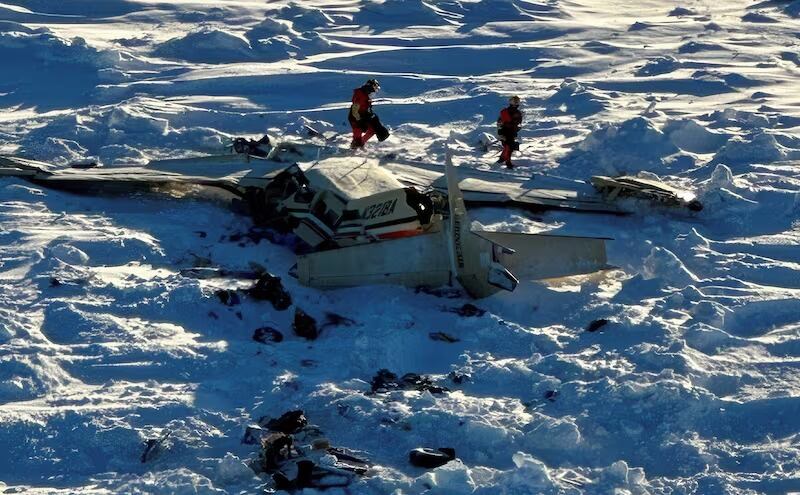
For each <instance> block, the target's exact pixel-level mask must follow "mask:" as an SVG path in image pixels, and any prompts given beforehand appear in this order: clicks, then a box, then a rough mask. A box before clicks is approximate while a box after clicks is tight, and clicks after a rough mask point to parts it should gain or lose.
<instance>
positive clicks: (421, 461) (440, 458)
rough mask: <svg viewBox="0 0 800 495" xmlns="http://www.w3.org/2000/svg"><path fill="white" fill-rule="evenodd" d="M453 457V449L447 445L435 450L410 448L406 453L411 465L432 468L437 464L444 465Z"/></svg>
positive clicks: (454, 455) (437, 465)
mask: <svg viewBox="0 0 800 495" xmlns="http://www.w3.org/2000/svg"><path fill="white" fill-rule="evenodd" d="M455 458H456V451H455V449H451V448H447V447H444V448H440V449H436V450H434V449H428V448H424V447H420V448H417V449H414V450H412V451H411V452H409V454H408V460H409V462H411V464H412V465H414V466H417V467H421V468H425V469H433V468H437V467H439V466H444V465H445V464H447V463H448V462H450V461H452V460H453V459H455Z"/></svg>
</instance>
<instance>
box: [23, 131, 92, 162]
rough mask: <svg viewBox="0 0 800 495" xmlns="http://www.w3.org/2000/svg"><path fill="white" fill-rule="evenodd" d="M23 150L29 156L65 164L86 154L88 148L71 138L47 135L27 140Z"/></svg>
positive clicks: (82, 157) (84, 156)
mask: <svg viewBox="0 0 800 495" xmlns="http://www.w3.org/2000/svg"><path fill="white" fill-rule="evenodd" d="M25 150H26V152H27V153H29V154H30V155H31V156H34V157H36V158H37V159H39V160H44V161H47V162H50V163H53V164H55V165H67V164H69V163H73V162H76V161H79V160H82V159H84V158H86V157H87V156H88V150H87V149H86V148H84V147H83V146H81V145H80V144H78V143H77V142H76V141H73V140H71V139H63V138H57V137H47V138H44V141H38V142H33V141H29V142H28V144H27V145H26V146H25Z"/></svg>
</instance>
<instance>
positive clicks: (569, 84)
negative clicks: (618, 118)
mask: <svg viewBox="0 0 800 495" xmlns="http://www.w3.org/2000/svg"><path fill="white" fill-rule="evenodd" d="M604 109H605V102H604V101H603V100H602V99H600V97H599V96H597V95H595V94H593V93H592V92H591V91H589V90H588V89H586V87H584V86H583V85H582V84H580V83H579V82H577V81H564V82H562V83H561V86H559V88H558V90H556V92H555V93H554V94H553V95H551V96H550V97H549V98H547V100H545V112H544V113H545V115H563V114H572V115H575V117H577V118H579V119H580V118H583V117H588V116H590V115H594V114H596V113H598V112H602V111H603V110H604Z"/></svg>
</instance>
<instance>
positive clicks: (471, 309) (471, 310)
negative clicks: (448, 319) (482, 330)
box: [450, 303, 486, 318]
mask: <svg viewBox="0 0 800 495" xmlns="http://www.w3.org/2000/svg"><path fill="white" fill-rule="evenodd" d="M450 312H451V313H455V314H457V315H458V316H464V317H467V318H469V317H474V316H483V315H485V314H486V310H485V309H481V308H479V307H477V306H475V305H474V304H470V303H467V304H465V305H463V306H461V307H460V308H452V309H450Z"/></svg>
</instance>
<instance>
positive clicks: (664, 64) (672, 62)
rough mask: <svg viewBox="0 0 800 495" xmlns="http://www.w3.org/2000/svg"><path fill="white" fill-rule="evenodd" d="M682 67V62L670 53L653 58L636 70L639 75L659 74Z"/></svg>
mask: <svg viewBox="0 0 800 495" xmlns="http://www.w3.org/2000/svg"><path fill="white" fill-rule="evenodd" d="M680 68H681V62H680V61H679V60H678V59H676V58H675V57H672V56H670V55H666V56H663V57H656V58H651V59H650V60H648V61H647V63H645V64H644V65H643V66H642V67H640V68H639V69H638V70H637V71H636V75H637V76H639V77H647V76H658V75H661V74H668V73H670V72H674V71H676V70H678V69H680Z"/></svg>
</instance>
